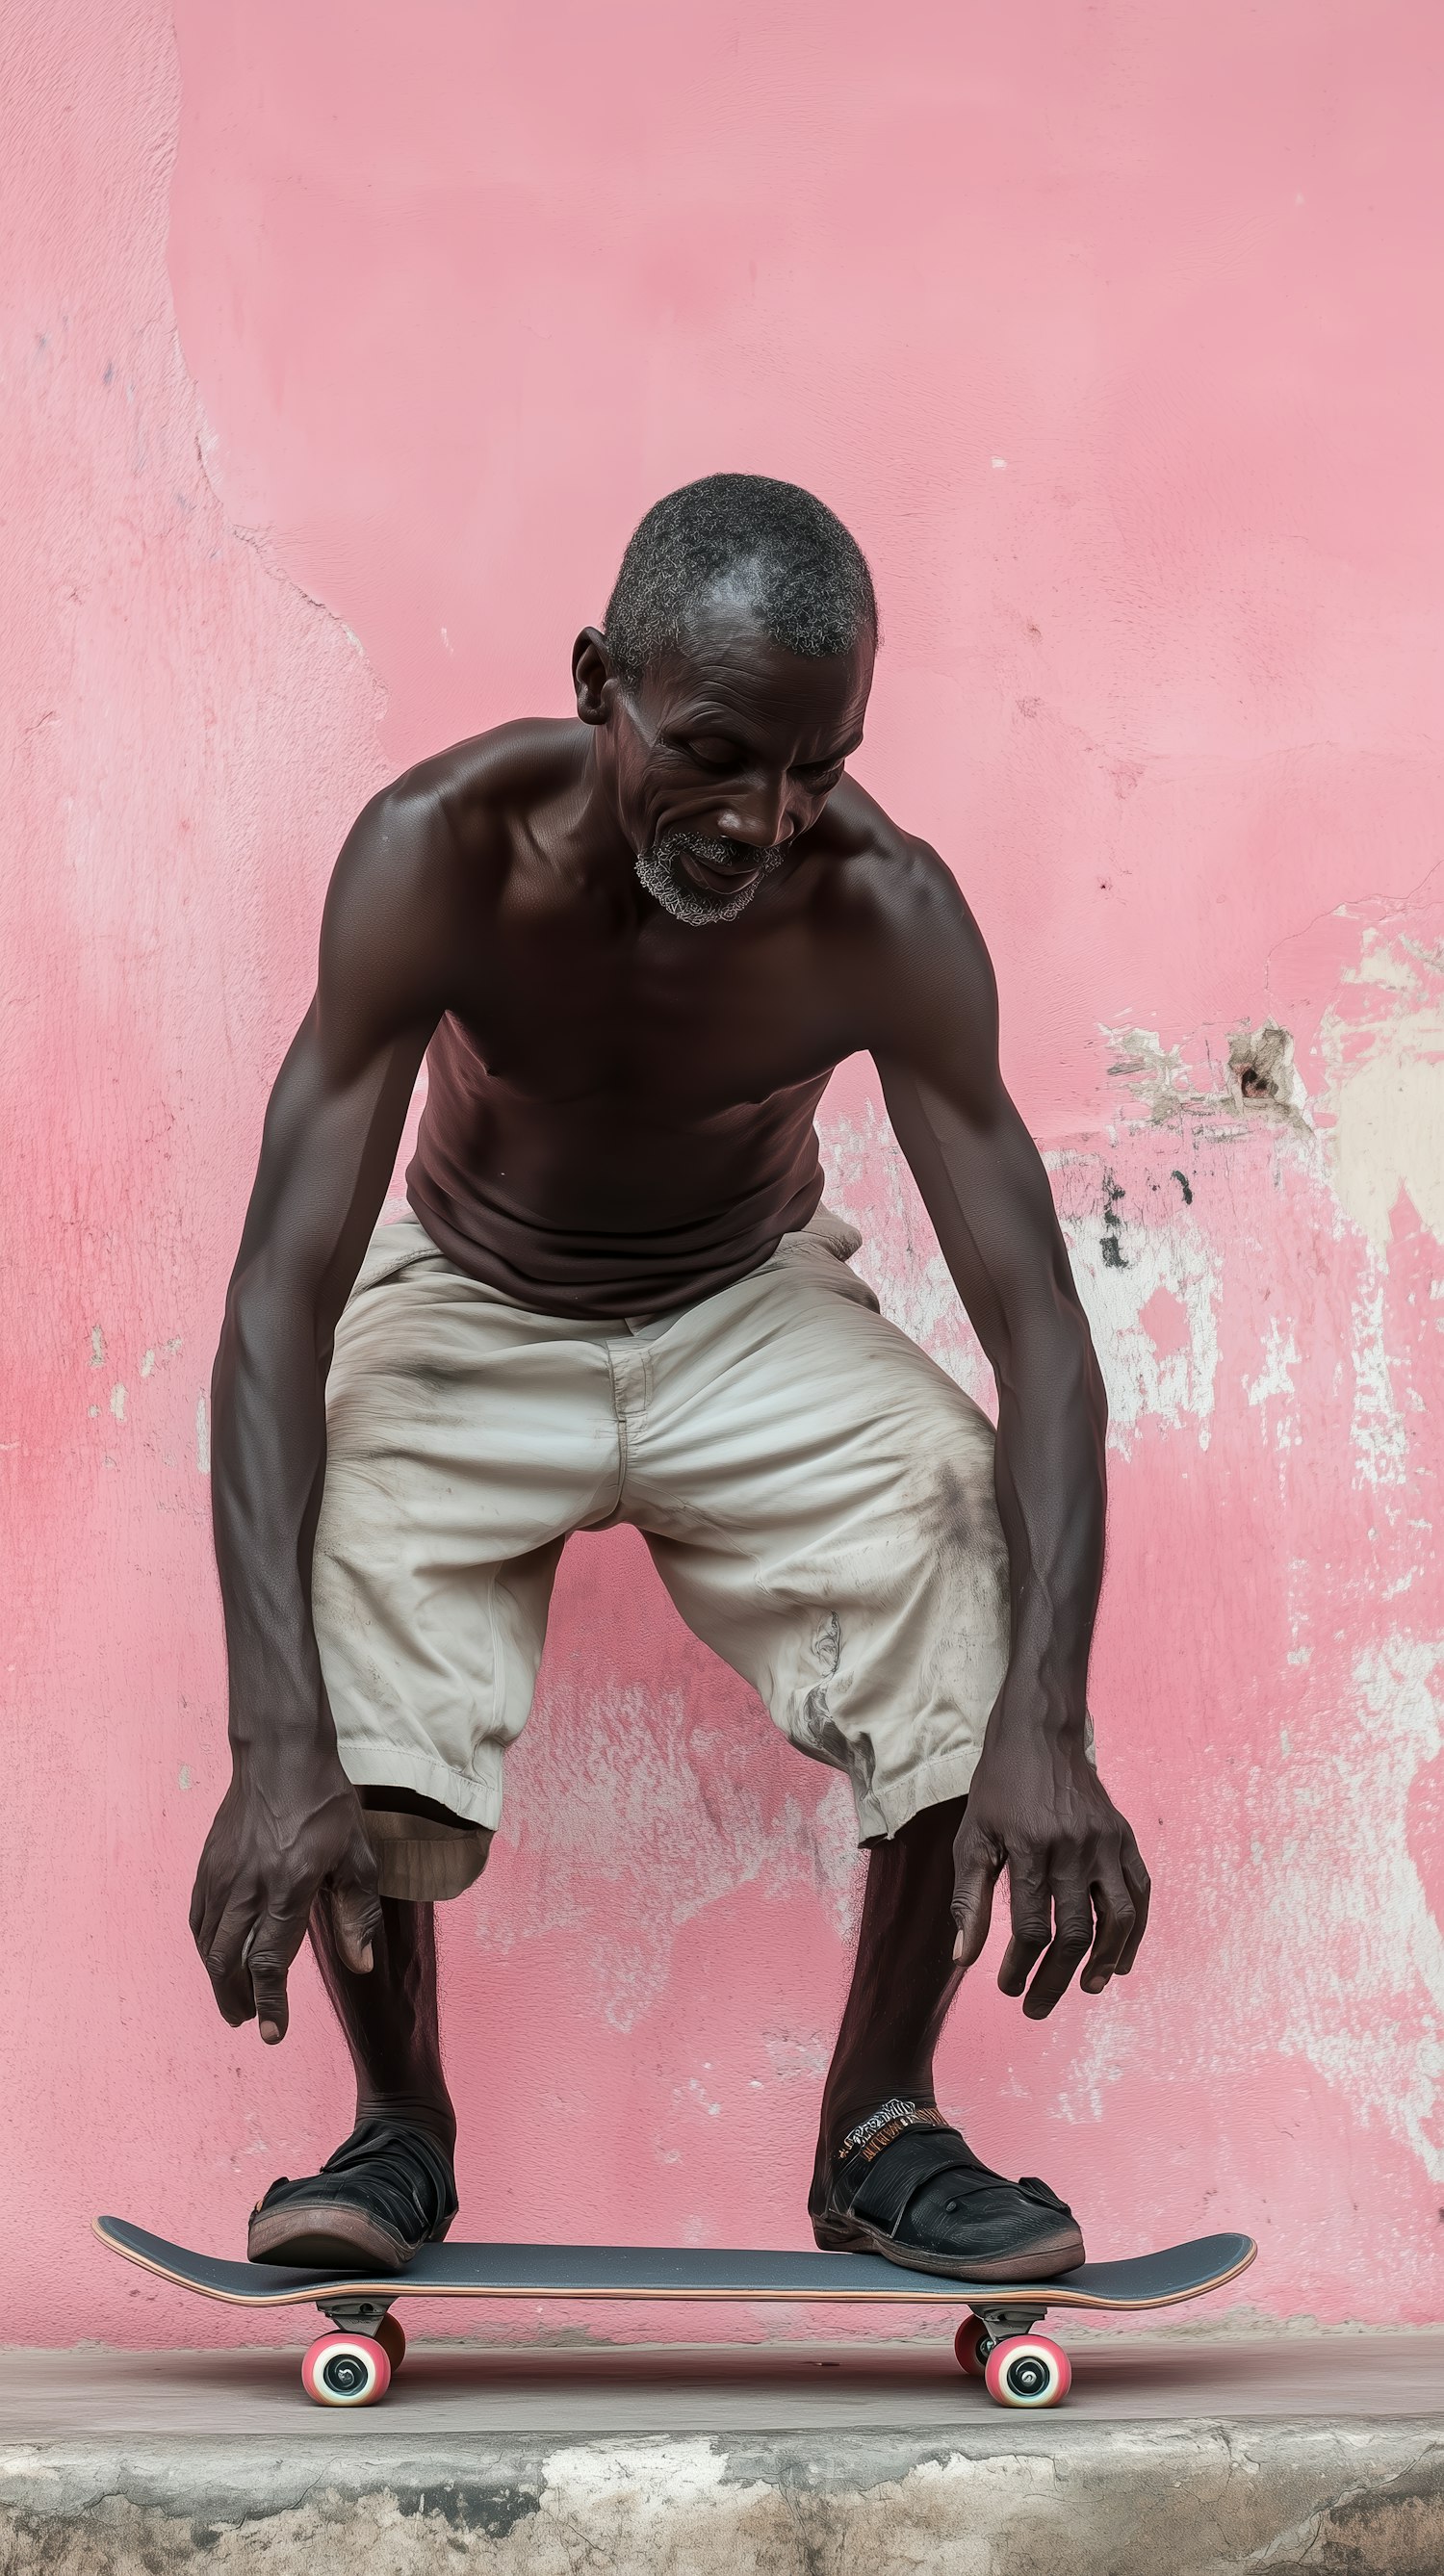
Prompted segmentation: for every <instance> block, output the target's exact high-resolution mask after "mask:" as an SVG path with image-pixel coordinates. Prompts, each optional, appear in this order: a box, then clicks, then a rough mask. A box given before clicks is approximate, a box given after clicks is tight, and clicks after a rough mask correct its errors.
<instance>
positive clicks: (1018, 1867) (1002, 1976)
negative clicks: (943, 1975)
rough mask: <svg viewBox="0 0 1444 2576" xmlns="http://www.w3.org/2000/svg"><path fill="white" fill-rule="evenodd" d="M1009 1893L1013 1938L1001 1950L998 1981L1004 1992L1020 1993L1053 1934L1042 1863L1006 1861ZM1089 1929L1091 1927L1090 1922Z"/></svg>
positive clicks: (1031, 1860) (1050, 1895)
mask: <svg viewBox="0 0 1444 2576" xmlns="http://www.w3.org/2000/svg"><path fill="white" fill-rule="evenodd" d="M1008 1893H1009V1900H1010V1907H1011V1912H1012V1919H1013V1937H1012V1939H1011V1941H1010V1942H1009V1943H1008V1946H1007V1949H1006V1950H1005V1951H1004V1952H1003V1964H1002V1966H1001V1968H1000V1969H999V1970H998V1983H999V1985H1000V1986H1001V1988H1002V1990H1003V1992H1004V1994H1005V1995H1020V1994H1021V1993H1022V1991H1023V1988H1024V1987H1025V1986H1026V1984H1027V1982H1028V1973H1029V1970H1030V1969H1031V1968H1032V1966H1033V1964H1034V1961H1035V1960H1037V1959H1039V1958H1041V1957H1042V1954H1043V1952H1044V1951H1045V1950H1046V1949H1047V1947H1048V1943H1049V1941H1050V1940H1051V1938H1052V1934H1053V1899H1052V1890H1051V1888H1050V1887H1049V1885H1048V1880H1047V1877H1046V1874H1045V1870H1044V1865H1043V1863H1042V1861H1041V1860H1038V1859H1033V1858H1029V1859H1025V1860H1017V1861H1015V1860H1013V1859H1011V1858H1010V1859H1009V1862H1008ZM1089 1929H1090V1931H1091V1929H1092V1926H1091V1924H1090V1926H1089Z"/></svg>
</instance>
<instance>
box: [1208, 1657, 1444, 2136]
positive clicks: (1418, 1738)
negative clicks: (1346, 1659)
mask: <svg viewBox="0 0 1444 2576" xmlns="http://www.w3.org/2000/svg"><path fill="white" fill-rule="evenodd" d="M1441 1663H1444V1643H1440V1642H1437V1641H1432V1640H1427V1639H1423V1638H1415V1637H1407V1636H1403V1635H1399V1634H1395V1635H1393V1636H1391V1637H1389V1638H1387V1639H1386V1640H1384V1641H1383V1642H1382V1643H1381V1644H1379V1645H1377V1646H1369V1647H1366V1648H1365V1649H1364V1650H1363V1652H1362V1653H1361V1654H1360V1655H1359V1656H1358V1657H1357V1658H1356V1660H1355V1663H1354V1667H1353V1683H1354V1689H1353V1692H1352V1693H1351V1695H1350V1698H1349V1701H1348V1703H1347V1704H1346V1705H1345V1706H1344V1707H1343V1708H1341V1709H1339V1710H1338V1711H1337V1722H1338V1728H1339V1732H1338V1736H1337V1739H1336V1742H1335V1745H1334V1750H1333V1758H1332V1759H1331V1760H1329V1761H1327V1762H1320V1761H1317V1760H1316V1761H1315V1762H1314V1763H1313V1764H1312V1765H1310V1766H1309V1767H1308V1768H1307V1769H1301V1770H1297V1771H1295V1772H1294V1773H1293V1774H1292V1775H1291V1776H1290V1779H1289V1782H1288V1784H1287V1785H1288V1810H1289V1811H1288V1814H1287V1817H1286V1818H1282V1817H1281V1818H1280V1819H1279V1820H1278V1825H1277V1828H1275V1827H1274V1826H1273V1825H1270V1826H1269V1827H1268V1828H1267V1838H1268V1842H1269V1847H1270V1850H1271V1851H1272V1852H1273V1853H1274V1855H1275V1859H1274V1865H1273V1868H1272V1871H1271V1873H1270V1874H1269V1875H1268V1876H1267V1878H1266V1879H1265V1881H1264V1890H1265V1893H1264V1919H1263V1920H1262V1922H1259V1921H1258V1920H1257V1919H1254V1920H1252V1921H1251V1922H1250V1924H1249V1928H1248V1934H1247V1938H1248V1941H1249V1943H1250V1946H1251V1947H1252V1948H1253V1950H1254V1953H1255V1957H1256V1958H1257V1957H1258V1956H1260V1955H1261V1956H1264V1957H1267V1956H1269V1955H1272V1956H1273V1957H1274V1958H1276V1959H1277V1960H1278V1961H1280V1962H1282V1963H1285V1964H1286V1968H1287V1974H1286V1976H1285V1977H1284V1979H1283V1980H1282V1983H1281V1987H1280V1992H1281V1994H1282V1995H1283V1996H1284V1998H1285V2000H1286V2004H1287V2017H1286V2021H1285V2025H1284V2029H1283V2032H1282V2035H1281V2040H1280V2045H1281V2047H1282V2048H1283V2049H1284V2050H1286V2051H1288V2052H1291V2053H1296V2054H1297V2055H1299V2056H1302V2057H1304V2058H1306V2059H1307V2060H1308V2063H1309V2064H1310V2065H1311V2066H1312V2067H1314V2068H1315V2069H1316V2070H1317V2072H1318V2073H1319V2074H1320V2075H1322V2076H1323V2077H1324V2078H1325V2079H1326V2080H1327V2081H1328V2082H1329V2083H1330V2084H1336V2085H1338V2086H1339V2087H1340V2089H1341V2090H1342V2091H1343V2092H1344V2093H1345V2095H1346V2096H1347V2099H1348V2101H1349V2103H1350V2104H1351V2106H1352V2108H1353V2110H1354V2112H1355V2115H1356V2116H1357V2117H1359V2118H1361V2119H1362V2120H1363V2121H1364V2123H1365V2125H1366V2126H1371V2125H1373V2124H1375V2123H1377V2125H1378V2126H1379V2127H1381V2128H1383V2129H1386V2130H1387V2131H1388V2132H1389V2133H1390V2135H1391V2136H1393V2137H1395V2138H1398V2139H1401V2140H1402V2141H1403V2142H1404V2143H1405V2144H1406V2145H1407V2146H1408V2147H1409V2148H1410V2149H1411V2150H1412V2151H1413V2153H1414V2154H1415V2155H1416V2156H1417V2157H1418V2159H1419V2161H1420V2164H1421V2165H1422V2166H1423V2168H1424V2171H1425V2172H1426V2173H1427V2174H1428V2176H1429V2179H1430V2181H1431V2182H1434V2183H1444V2116H1441V2115H1444V1931H1441V1929H1440V1926H1439V1925H1438V1923H1436V1921H1435V1919H1434V1917H1433V1915H1432V1914H1431V1913H1430V1911H1429V1905H1428V1900H1427V1897H1426V1894H1425V1890H1424V1886H1423V1882H1422V1880H1421V1879H1420V1877H1419V1873H1418V1871H1417V1869H1416V1868H1415V1866H1414V1863H1413V1860H1412V1859H1411V1857H1410V1853H1409V1845H1408V1839H1407V1810H1408V1801H1409V1790H1410V1787H1411V1785H1412V1783H1413V1779H1414V1774H1415V1772H1416V1771H1418V1770H1420V1769H1421V1768H1422V1766H1423V1765H1424V1764H1425V1763H1426V1762H1431V1761H1433V1760H1434V1758H1435V1756H1436V1755H1437V1754H1438V1753H1439V1752H1440V1751H1441V1749H1444V1723H1441V1710H1440V1705H1439V1700H1438V1698H1437V1696H1436V1688H1435V1685H1436V1683H1437V1680H1438V1677H1439V1667H1440V1665H1441Z"/></svg>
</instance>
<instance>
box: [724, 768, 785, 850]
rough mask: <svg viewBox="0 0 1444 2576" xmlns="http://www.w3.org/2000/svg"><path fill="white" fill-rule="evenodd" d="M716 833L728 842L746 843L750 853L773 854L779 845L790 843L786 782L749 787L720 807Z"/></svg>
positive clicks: (770, 780)
mask: <svg viewBox="0 0 1444 2576" xmlns="http://www.w3.org/2000/svg"><path fill="white" fill-rule="evenodd" d="M717 829H718V831H719V832H721V833H722V834H724V835H725V837H726V838H727V839H728V840H729V841H745V842H746V844H747V846H748V848H749V849H751V850H770V849H772V848H773V847H774V846H775V844H776V843H777V842H778V841H784V840H790V839H791V838H792V832H791V827H790V823H789V819H788V812H787V780H786V778H785V777H782V778H759V779H757V780H755V781H754V782H752V783H750V784H749V785H748V786H747V787H746V788H745V789H743V790H742V791H741V792H740V793H739V794H737V795H734V797H733V798H732V801H731V803H730V804H727V805H724V806H722V807H721V809H720V811H719V812H718V816H717Z"/></svg>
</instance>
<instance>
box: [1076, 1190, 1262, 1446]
mask: <svg viewBox="0 0 1444 2576" xmlns="http://www.w3.org/2000/svg"><path fill="white" fill-rule="evenodd" d="M1044 1160H1045V1161H1046V1162H1047V1164H1048V1167H1049V1171H1050V1174H1051V1176H1052V1179H1053V1184H1054V1194H1055V1196H1056V1198H1057V1200H1058V1203H1059V1211H1058V1212H1059V1217H1060V1220H1061V1222H1062V1226H1063V1232H1064V1235H1065V1237H1066V1239H1067V1244H1068V1257H1069V1259H1070V1261H1071V1262H1072V1264H1073V1275H1074V1278H1075V1279H1076V1280H1077V1283H1078V1293H1079V1296H1080V1297H1081V1298H1082V1300H1083V1305H1084V1308H1085V1310H1086V1313H1087V1316H1088V1321H1089V1323H1090V1324H1091V1326H1092V1328H1093V1338H1094V1342H1095V1344H1096V1347H1097V1351H1098V1363H1099V1366H1100V1368H1101V1369H1102V1371H1103V1382H1104V1385H1105V1386H1106V1387H1107V1389H1108V1415H1109V1419H1108V1446H1109V1448H1110V1449H1115V1450H1117V1451H1118V1452H1119V1454H1120V1455H1121V1456H1123V1457H1125V1458H1126V1457H1128V1456H1129V1455H1130V1453H1131V1449H1132V1445H1133V1440H1134V1437H1135V1435H1136V1433H1137V1430H1138V1427H1139V1425H1140V1423H1142V1422H1145V1421H1152V1422H1161V1423H1164V1424H1166V1425H1167V1426H1168V1428H1169V1429H1170V1430H1175V1431H1177V1430H1181V1429H1182V1428H1183V1426H1184V1424H1185V1422H1186V1421H1191V1422H1194V1423H1196V1425H1197V1430H1198V1445H1199V1447H1200V1448H1201V1449H1206V1448H1207V1447H1208V1442H1209V1434H1210V1430H1211V1425H1212V1416H1213V1408H1214V1390H1215V1385H1216V1382H1217V1378H1218V1313H1219V1305H1220V1300H1221V1296H1222V1280H1221V1271H1220V1260H1219V1255H1218V1254H1217V1253H1216V1252H1215V1251H1214V1250H1213V1249H1212V1247H1211V1246H1210V1245H1209V1243H1208V1242H1207V1241H1206V1239H1205V1237H1204V1234H1203V1232H1202V1229H1201V1228H1200V1227H1198V1226H1196V1225H1192V1224H1189V1225H1182V1224H1179V1223H1178V1222H1177V1221H1170V1222H1165V1223H1163V1224H1158V1223H1153V1224H1149V1225H1139V1224H1136V1223H1134V1222H1133V1221H1132V1220H1131V1219H1130V1218H1129V1216H1128V1215H1127V1214H1126V1213H1125V1211H1126V1209H1127V1205H1128V1201H1127V1197H1126V1196H1119V1197H1117V1198H1114V1199H1113V1200H1112V1201H1111V1202H1108V1201H1106V1199H1105V1196H1104V1192H1105V1191H1106V1188H1107V1183H1106V1177H1105V1175H1104V1174H1103V1171H1102V1168H1101V1166H1100V1164H1099V1161H1098V1158H1097V1157H1096V1155H1077V1154H1069V1153H1056V1154H1049V1155H1046V1156H1045V1157H1044ZM1105 1210H1106V1215H1105ZM1160 1288H1163V1289H1166V1290H1167V1291H1168V1294H1169V1295H1170V1296H1171V1297H1174V1298H1176V1299H1177V1301H1178V1303H1179V1305H1180V1306H1181V1307H1182V1309H1183V1313H1184V1318H1185V1320H1186V1323H1187V1328H1188V1332H1187V1339H1186V1341H1183V1342H1181V1343H1180V1344H1179V1346H1178V1348H1177V1349H1175V1350H1170V1351H1160V1350H1159V1348H1158V1345H1157V1343H1156V1342H1155V1341H1154V1338H1153V1335H1152V1334H1151V1333H1150V1332H1149V1330H1148V1327H1147V1325H1146V1324H1145V1323H1143V1322H1142V1320H1141V1317H1142V1313H1143V1309H1144V1307H1145V1306H1147V1304H1148V1303H1149V1301H1150V1299H1151V1298H1152V1297H1153V1296H1154V1295H1155V1294H1156V1293H1157V1291H1158V1290H1159V1289H1160Z"/></svg>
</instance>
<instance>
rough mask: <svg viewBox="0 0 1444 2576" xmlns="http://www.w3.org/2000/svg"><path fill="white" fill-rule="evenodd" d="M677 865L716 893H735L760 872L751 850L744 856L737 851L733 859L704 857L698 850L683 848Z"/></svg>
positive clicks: (698, 882)
mask: <svg viewBox="0 0 1444 2576" xmlns="http://www.w3.org/2000/svg"><path fill="white" fill-rule="evenodd" d="M678 865H679V866H680V867H682V868H683V869H684V870H685V871H686V873H687V875H688V876H690V877H692V878H693V879H694V880H695V882H696V883H697V884H698V885H704V886H710V887H711V888H712V890H713V891H714V892H715V893H717V894H735V893H736V892H737V891H738V889H739V887H741V886H745V885H751V884H752V883H753V882H754V880H755V879H756V878H757V877H760V876H761V874H762V869H761V867H760V865H759V864H758V860H757V855H756V853H755V851H752V850H749V851H748V852H747V853H746V855H745V856H744V855H743V854H742V852H741V851H739V852H738V854H737V856H736V858H735V859H734V858H730V857H729V858H725V859H724V858H715V859H714V858H705V859H704V858H703V856H702V854H701V852H700V850H683V851H681V852H680V853H679V856H678Z"/></svg>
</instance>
